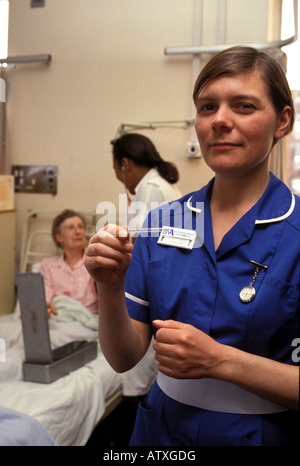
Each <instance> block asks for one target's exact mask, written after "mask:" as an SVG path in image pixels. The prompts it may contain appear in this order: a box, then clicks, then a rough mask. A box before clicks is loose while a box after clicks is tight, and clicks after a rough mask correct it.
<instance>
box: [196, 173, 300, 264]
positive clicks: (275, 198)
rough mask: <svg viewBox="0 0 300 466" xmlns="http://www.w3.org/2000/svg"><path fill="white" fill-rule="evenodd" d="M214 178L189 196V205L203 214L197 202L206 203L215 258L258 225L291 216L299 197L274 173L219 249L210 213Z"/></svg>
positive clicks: (206, 237)
mask: <svg viewBox="0 0 300 466" xmlns="http://www.w3.org/2000/svg"><path fill="white" fill-rule="evenodd" d="M213 183H214V178H213V179H212V180H211V181H210V182H209V183H208V184H207V185H206V186H205V187H204V188H202V189H200V190H199V191H197V192H195V193H193V194H192V196H191V197H190V198H189V200H188V203H187V206H188V208H189V209H190V210H191V211H193V212H195V213H197V212H198V213H199V208H198V207H197V203H199V202H204V245H205V247H206V248H207V250H208V251H209V253H210V255H211V257H212V258H214V260H216V259H218V258H220V257H221V256H222V255H223V254H225V253H226V252H228V251H229V250H231V249H233V248H234V247H237V246H239V245H240V244H243V243H244V242H246V241H248V240H249V239H250V238H251V236H252V235H253V232H254V230H255V228H256V226H257V225H260V224H266V223H275V222H280V221H282V220H284V219H286V218H288V217H289V216H290V215H291V214H292V212H293V210H294V206H295V197H294V195H293V193H292V192H291V191H290V190H289V188H288V187H287V186H286V185H285V184H284V183H283V182H282V181H281V180H279V179H278V178H277V177H276V176H275V175H274V174H273V173H270V180H269V183H268V186H267V188H266V189H265V192H264V193H263V195H262V196H261V198H260V199H259V200H258V202H257V203H256V204H255V205H254V206H253V207H252V208H251V209H250V210H249V211H248V212H246V213H245V215H243V217H241V218H240V219H239V221H238V222H237V223H236V224H235V225H234V226H233V227H232V228H231V229H230V230H229V232H227V233H226V234H225V235H224V237H223V239H222V241H221V243H220V245H219V247H218V249H217V250H216V251H215V248H214V241H213V234H212V222H211V212H210V205H209V204H210V197H211V190H212V186H213Z"/></svg>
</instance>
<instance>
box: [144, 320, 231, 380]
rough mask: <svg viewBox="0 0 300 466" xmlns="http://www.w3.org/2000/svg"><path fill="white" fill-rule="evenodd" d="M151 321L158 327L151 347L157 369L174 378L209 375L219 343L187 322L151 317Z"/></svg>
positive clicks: (217, 360) (216, 355)
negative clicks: (153, 319) (157, 364)
mask: <svg viewBox="0 0 300 466" xmlns="http://www.w3.org/2000/svg"><path fill="white" fill-rule="evenodd" d="M153 325H154V326H155V327H156V328H157V329H158V330H157V332H156V339H155V341H154V344H153V348H154V350H155V351H156V356H155V357H156V359H157V361H158V363H159V366H158V369H159V371H160V372H162V373H163V374H165V375H168V376H169V377H174V378H177V379H194V378H202V377H211V376H212V375H211V373H212V372H213V371H214V368H215V366H216V365H218V363H219V361H220V356H221V354H222V346H223V345H221V344H220V343H217V342H216V341H215V340H213V339H212V338H211V337H210V336H208V335H206V334H205V333H203V332H202V331H201V330H199V329H197V328H195V327H193V326H192V325H189V324H184V323H182V322H176V321H174V320H165V321H162V320H155V321H153Z"/></svg>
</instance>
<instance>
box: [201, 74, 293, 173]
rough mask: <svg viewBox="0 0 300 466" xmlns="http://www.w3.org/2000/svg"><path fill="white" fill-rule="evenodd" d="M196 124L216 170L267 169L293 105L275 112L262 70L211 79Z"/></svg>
mask: <svg viewBox="0 0 300 466" xmlns="http://www.w3.org/2000/svg"><path fill="white" fill-rule="evenodd" d="M196 108H197V116H196V121H195V129H196V133H197V136H198V139H199V143H200V147H201V151H202V154H203V157H204V160H205V161H206V163H207V165H208V166H209V167H210V168H211V169H212V170H213V171H214V172H215V173H216V174H217V173H219V174H230V175H243V174H245V173H247V174H249V173H251V172H253V171H257V170H268V155H269V153H270V151H271V149H272V146H273V142H274V139H280V138H281V137H283V136H284V134H285V130H284V128H285V127H286V123H287V122H288V121H289V118H290V117H289V115H290V112H289V107H287V108H286V109H285V110H284V111H283V113H282V114H281V115H278V113H277V112H276V111H275V108H274V106H273V103H272V101H271V98H270V95H269V92H268V89H267V87H266V85H265V83H264V81H263V79H262V77H261V75H260V73H259V72H258V71H252V72H249V73H241V74H237V75H224V76H221V77H219V78H216V79H214V80H212V81H211V82H209V83H208V84H207V85H206V86H205V87H204V88H203V89H202V91H201V92H200V93H199V96H198V101H197V103H196Z"/></svg>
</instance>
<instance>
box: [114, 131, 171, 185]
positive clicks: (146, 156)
mask: <svg viewBox="0 0 300 466" xmlns="http://www.w3.org/2000/svg"><path fill="white" fill-rule="evenodd" d="M111 144H112V145H113V157H114V160H115V161H117V162H118V163H119V165H121V164H122V159H123V158H124V157H126V158H128V159H130V160H132V161H133V162H134V163H135V164H136V165H138V166H140V167H148V168H156V169H157V170H158V173H159V174H160V176H161V177H162V178H164V179H165V180H166V181H168V182H169V183H171V184H173V183H176V182H177V181H178V179H179V173H178V170H177V168H176V166H175V165H174V164H173V163H171V162H166V161H165V160H163V159H162V158H161V156H160V154H159V153H158V151H157V150H156V147H155V146H154V144H153V142H152V141H150V139H149V138H147V137H146V136H144V135H142V134H138V133H128V134H123V135H122V136H120V137H119V138H118V139H115V140H113V141H111Z"/></svg>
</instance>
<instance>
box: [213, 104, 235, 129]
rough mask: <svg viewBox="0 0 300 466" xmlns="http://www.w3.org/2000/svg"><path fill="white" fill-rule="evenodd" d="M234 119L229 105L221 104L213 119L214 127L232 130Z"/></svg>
mask: <svg viewBox="0 0 300 466" xmlns="http://www.w3.org/2000/svg"><path fill="white" fill-rule="evenodd" d="M232 126H233V121H232V115H231V112H230V109H229V108H228V107H227V106H220V107H219V108H218V110H217V111H216V113H215V114H214V116H213V119H212V127H213V128H215V129H223V130H230V129H232Z"/></svg>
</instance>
